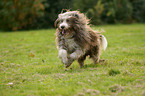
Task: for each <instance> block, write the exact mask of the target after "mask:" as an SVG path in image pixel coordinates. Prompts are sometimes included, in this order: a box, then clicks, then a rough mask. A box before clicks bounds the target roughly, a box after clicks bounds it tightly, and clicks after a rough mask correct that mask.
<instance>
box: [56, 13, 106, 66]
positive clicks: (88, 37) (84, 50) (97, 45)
mask: <svg viewBox="0 0 145 96" xmlns="http://www.w3.org/2000/svg"><path fill="white" fill-rule="evenodd" d="M88 24H89V19H87V18H86V16H85V15H84V14H83V13H80V12H79V11H67V12H65V13H61V14H59V15H58V19H57V20H56V21H55V27H56V28H57V29H56V44H57V49H58V51H59V58H60V59H61V60H62V62H63V63H64V64H65V67H66V68H67V67H69V66H70V65H71V64H72V63H73V61H74V60H77V61H78V63H79V65H80V67H83V66H84V60H85V59H86V56H90V58H91V59H92V60H93V62H94V63H99V59H100V51H101V49H102V48H103V49H104V50H105V49H106V47H107V40H106V38H105V37H104V36H103V35H101V34H100V33H99V32H96V31H94V30H92V29H91V28H90V26H89V25H88Z"/></svg>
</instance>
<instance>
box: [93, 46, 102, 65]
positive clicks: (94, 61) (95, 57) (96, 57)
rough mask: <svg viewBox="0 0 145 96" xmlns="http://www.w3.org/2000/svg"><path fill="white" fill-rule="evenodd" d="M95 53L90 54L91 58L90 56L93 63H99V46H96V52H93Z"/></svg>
mask: <svg viewBox="0 0 145 96" xmlns="http://www.w3.org/2000/svg"><path fill="white" fill-rule="evenodd" d="M94 53H95V54H93V55H92V56H91V58H92V60H93V63H94V64H96V63H99V61H100V54H101V52H100V47H98V48H97V49H96V52H94Z"/></svg>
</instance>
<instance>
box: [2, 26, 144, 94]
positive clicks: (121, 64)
mask: <svg viewBox="0 0 145 96" xmlns="http://www.w3.org/2000/svg"><path fill="white" fill-rule="evenodd" d="M100 28H103V29H104V30H105V31H106V32H105V33H104V35H105V36H106V38H107V40H108V48H107V50H106V51H105V52H102V55H101V59H105V60H106V61H105V62H101V63H100V64H97V65H94V64H92V62H91V61H90V60H89V59H87V60H86V61H85V68H82V69H80V68H79V65H78V64H77V62H74V63H73V64H72V66H71V67H70V68H68V70H66V69H65V68H64V65H63V64H62V63H61V61H60V60H59V59H58V57H57V55H58V54H57V49H56V46H55V35H54V33H55V29H48V30H32V31H19V32H0V96H74V95H75V96H77V95H79V96H92V95H100V96H103V95H111V96H112V95H113V96H114V95H117V96H142V95H145V24H133V25H105V26H96V27H93V29H100Z"/></svg>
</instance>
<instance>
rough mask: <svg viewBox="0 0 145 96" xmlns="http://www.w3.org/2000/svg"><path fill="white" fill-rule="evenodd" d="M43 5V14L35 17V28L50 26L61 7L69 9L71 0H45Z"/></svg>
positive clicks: (52, 25)
mask: <svg viewBox="0 0 145 96" xmlns="http://www.w3.org/2000/svg"><path fill="white" fill-rule="evenodd" d="M43 5H44V7H45V10H44V16H43V17H41V18H37V23H36V25H35V28H52V27H54V21H55V20H56V19H57V16H58V14H59V13H61V11H62V9H71V5H72V2H71V0H45V1H44V2H43Z"/></svg>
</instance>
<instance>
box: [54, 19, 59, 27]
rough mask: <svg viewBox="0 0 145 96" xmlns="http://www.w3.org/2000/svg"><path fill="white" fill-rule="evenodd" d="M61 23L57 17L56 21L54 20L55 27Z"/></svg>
mask: <svg viewBox="0 0 145 96" xmlns="http://www.w3.org/2000/svg"><path fill="white" fill-rule="evenodd" d="M58 23H59V19H56V21H55V22H54V26H55V28H57V24H58Z"/></svg>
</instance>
